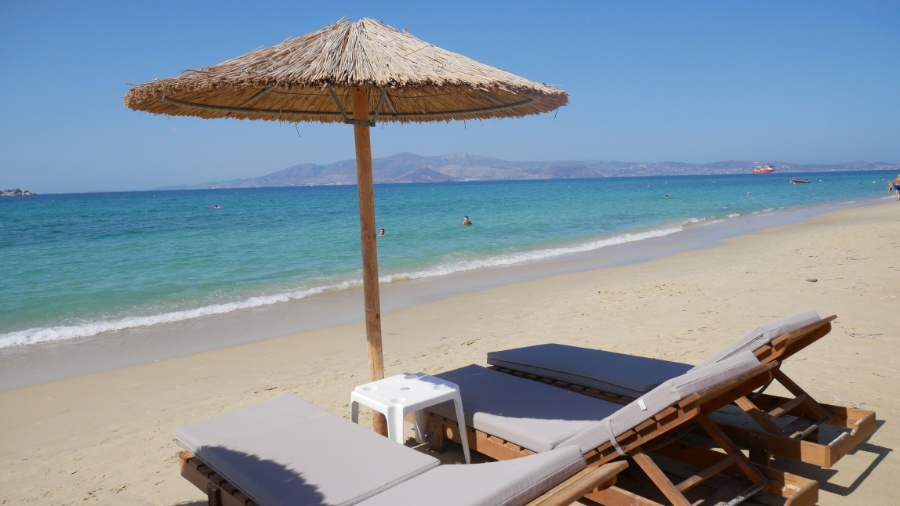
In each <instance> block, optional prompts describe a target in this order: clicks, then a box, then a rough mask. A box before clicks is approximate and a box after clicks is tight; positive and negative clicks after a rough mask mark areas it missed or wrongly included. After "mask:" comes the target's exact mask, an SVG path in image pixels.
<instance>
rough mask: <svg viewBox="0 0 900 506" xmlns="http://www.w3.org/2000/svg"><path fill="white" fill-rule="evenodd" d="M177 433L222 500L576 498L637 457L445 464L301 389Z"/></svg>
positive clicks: (277, 504)
mask: <svg viewBox="0 0 900 506" xmlns="http://www.w3.org/2000/svg"><path fill="white" fill-rule="evenodd" d="M529 383H530V382H529ZM175 438H176V441H177V442H178V444H179V445H181V446H182V447H184V448H185V449H186V450H188V451H184V452H181V453H180V454H179V459H180V461H181V474H182V476H183V477H184V478H186V479H187V480H188V481H190V482H191V483H192V484H194V485H195V486H196V487H197V488H199V489H200V490H202V491H203V492H205V493H206V495H207V500H208V503H209V504H210V505H215V506H226V505H227V506H248V505H259V506H287V505H306V504H309V505H325V504H330V505H342V506H347V505H352V504H358V505H359V506H385V505H389V506H395V505H397V504H434V505H448V506H449V505H454V506H456V505H463V506H465V505H470V506H471V505H485V504H504V505H508V506H524V505H526V504H529V505H533V506H537V505H568V504H571V502H572V501H573V500H576V499H577V498H579V497H581V496H583V495H584V494H586V493H590V492H591V491H594V490H600V489H602V488H605V487H608V486H611V485H612V484H613V483H615V480H616V476H617V475H618V474H619V473H620V472H621V471H622V470H623V469H625V468H626V467H628V464H627V462H615V463H610V464H609V465H604V466H589V465H588V464H587V462H586V460H585V459H584V457H583V455H582V453H581V450H580V448H578V447H576V446H572V445H569V446H565V447H560V448H556V449H554V450H553V451H552V452H547V453H542V454H541V455H536V456H534V457H532V458H530V459H521V460H516V461H508V462H489V463H483V464H472V465H462V464H459V465H452V464H451V465H443V466H442V465H439V464H440V461H439V460H438V459H436V458H435V457H434V456H432V455H427V454H425V453H422V452H419V451H416V450H414V449H412V448H407V447H406V446H404V445H400V444H397V443H395V442H393V441H391V440H389V439H387V438H384V437H382V436H380V435H378V434H377V433H375V432H372V431H371V430H369V429H367V428H363V427H360V426H359V425H356V424H355V423H351V422H350V421H348V420H345V419H343V418H341V417H339V416H336V415H334V414H332V413H330V412H328V411H326V410H324V409H322V408H320V407H318V406H315V405H313V404H311V403H309V402H307V401H304V400H303V399H300V398H298V397H295V396H293V395H282V396H280V397H276V398H274V399H270V400H268V401H265V402H262V403H259V404H256V405H253V406H247V407H244V408H239V409H236V410H234V411H230V412H227V413H223V414H220V415H217V416H214V417H212V418H209V419H206V420H201V421H198V422H194V423H192V424H189V425H186V426H184V427H180V428H179V429H178V430H176V436H175Z"/></svg>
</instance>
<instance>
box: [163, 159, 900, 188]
mask: <svg viewBox="0 0 900 506" xmlns="http://www.w3.org/2000/svg"><path fill="white" fill-rule="evenodd" d="M766 163H769V164H770V165H772V166H773V167H775V169H776V170H777V171H778V172H828V171H850V170H898V171H900V164H898V163H886V162H876V163H869V162H850V163H842V164H828V165H825V164H797V163H788V162H771V161H768V160H762V161H759V160H753V161H724V162H713V163H706V164H702V165H698V164H692V163H683V162H653V163H645V162H615V161H607V160H586V161H557V162H511V161H508V160H501V159H499V158H489V157H484V156H476V155H470V154H467V153H453V154H448V155H443V156H419V155H416V154H414V153H400V154H397V155H392V156H387V157H384V158H377V159H375V160H373V161H372V172H373V178H374V180H375V183H445V182H451V181H503V180H506V181H509V180H527V179H591V178H603V177H623V176H689V175H703V174H749V173H750V172H751V171H752V170H753V168H754V167H755V166H757V165H765V164H766ZM347 184H356V161H355V160H345V161H342V162H336V163H332V164H328V165H317V164H314V163H303V164H300V165H294V166H293V167H288V168H286V169H283V170H279V171H277V172H273V173H271V174H267V175H265V176H261V177H253V178H246V179H232V180H229V181H213V182H208V183H201V184H195V185H182V186H167V187H164V188H159V189H160V190H200V189H215V188H264V187H276V186H323V185H347Z"/></svg>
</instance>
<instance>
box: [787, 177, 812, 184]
mask: <svg viewBox="0 0 900 506" xmlns="http://www.w3.org/2000/svg"><path fill="white" fill-rule="evenodd" d="M808 182H809V179H794V178H791V184H797V183H808Z"/></svg>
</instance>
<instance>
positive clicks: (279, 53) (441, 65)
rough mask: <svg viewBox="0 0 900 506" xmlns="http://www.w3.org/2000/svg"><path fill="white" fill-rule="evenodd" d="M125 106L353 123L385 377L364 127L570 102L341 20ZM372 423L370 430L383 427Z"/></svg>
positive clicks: (373, 321) (373, 339)
mask: <svg viewBox="0 0 900 506" xmlns="http://www.w3.org/2000/svg"><path fill="white" fill-rule="evenodd" d="M124 100H125V105H126V106H127V107H129V108H131V109H134V110H138V111H146V112H149V113H153V114H167V115H171V116H198V117H201V118H207V119H209V118H236V119H258V120H269V121H286V122H299V121H316V122H322V123H334V122H343V123H347V124H350V125H353V129H354V140H355V145H356V166H357V181H358V193H359V221H360V242H361V249H362V263H363V290H364V294H365V314H366V336H367V341H368V345H369V373H370V377H371V379H372V380H373V381H374V380H378V379H381V378H383V377H384V366H383V358H382V346H381V314H380V313H381V310H380V301H379V294H378V256H377V251H376V246H375V244H376V241H375V203H374V194H373V182H372V153H371V145H370V141H369V127H371V126H372V125H374V124H375V123H376V122H378V121H395V122H401V123H408V122H425V121H450V120H466V119H487V118H505V117H521V116H527V115H532V114H540V113H544V112H549V111H553V110H555V109H557V108H558V107H561V106H563V105H566V103H567V102H568V94H567V93H566V92H564V91H562V90H560V89H557V88H555V87H553V86H549V85H546V84H540V83H535V82H532V81H529V80H527V79H524V78H521V77H519V76H516V75H514V74H511V73H509V72H506V71H504V70H500V69H497V68H494V67H490V66H487V65H483V64H481V63H478V62H476V61H474V60H472V59H470V58H467V57H465V56H462V55H460V54H456V53H453V52H450V51H446V50H444V49H441V48H439V47H435V46H433V45H431V44H429V43H427V42H424V41H422V40H420V39H417V38H416V37H413V36H412V35H410V34H409V33H407V32H406V31H405V30H404V31H402V32H401V31H398V30H396V29H394V28H391V27H389V26H387V25H384V24H383V23H381V22H378V21H375V20H372V19H361V20H358V21H355V22H351V21H349V20H341V21H339V22H337V23H335V24H333V25H330V26H327V27H325V28H323V29H321V30H318V31H315V32H312V33H309V34H306V35H304V36H301V37H298V38H296V39H290V40H287V41H285V42H282V43H281V44H278V45H276V46H272V47H269V48H263V49H258V50H256V51H251V52H250V53H247V54H245V55H243V56H239V57H237V58H233V59H231V60H228V61H225V62H222V63H220V64H218V65H213V66H210V67H205V68H202V69H199V70H191V71H186V72H185V73H183V74H182V75H180V76H178V77H172V78H166V79H156V80H153V81H151V82H149V83H145V84H141V85H138V86H135V87H133V88H132V89H131V90H130V91H129V92H128V93H127V94H126V95H125V97H124ZM378 425H380V424H379V423H377V422H376V428H380V429H381V430H380V432H383V427H378Z"/></svg>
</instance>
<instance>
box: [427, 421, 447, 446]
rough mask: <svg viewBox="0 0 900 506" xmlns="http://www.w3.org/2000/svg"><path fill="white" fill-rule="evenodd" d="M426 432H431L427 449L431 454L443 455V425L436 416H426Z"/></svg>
mask: <svg viewBox="0 0 900 506" xmlns="http://www.w3.org/2000/svg"><path fill="white" fill-rule="evenodd" d="M428 431H429V432H431V441H430V443H429V448H430V449H431V451H433V452H437V453H444V432H445V431H444V423H443V418H442V417H439V416H437V415H431V414H429V415H428Z"/></svg>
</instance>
